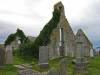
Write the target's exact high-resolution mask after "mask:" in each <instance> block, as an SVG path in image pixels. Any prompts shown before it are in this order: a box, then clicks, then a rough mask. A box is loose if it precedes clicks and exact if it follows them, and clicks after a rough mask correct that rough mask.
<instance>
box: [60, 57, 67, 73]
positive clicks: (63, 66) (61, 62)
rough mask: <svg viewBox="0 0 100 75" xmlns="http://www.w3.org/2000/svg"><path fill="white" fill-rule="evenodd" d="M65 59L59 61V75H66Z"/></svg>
mask: <svg viewBox="0 0 100 75" xmlns="http://www.w3.org/2000/svg"><path fill="white" fill-rule="evenodd" d="M66 61H67V59H65V58H63V59H61V61H60V67H59V75H67V62H66Z"/></svg>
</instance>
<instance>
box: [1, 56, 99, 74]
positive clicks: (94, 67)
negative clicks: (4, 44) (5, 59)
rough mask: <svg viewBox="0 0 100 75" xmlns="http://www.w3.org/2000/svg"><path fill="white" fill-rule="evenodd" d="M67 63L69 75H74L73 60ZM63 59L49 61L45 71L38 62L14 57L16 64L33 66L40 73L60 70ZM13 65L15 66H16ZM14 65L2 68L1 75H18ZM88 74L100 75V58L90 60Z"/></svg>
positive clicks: (68, 59) (68, 60) (70, 59)
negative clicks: (52, 69)
mask: <svg viewBox="0 0 100 75" xmlns="http://www.w3.org/2000/svg"><path fill="white" fill-rule="evenodd" d="M65 58H66V59H67V61H66V67H67V70H68V75H73V70H74V65H73V64H72V59H73V58H67V57H65ZM60 60H61V58H56V59H53V60H50V61H49V68H47V69H43V68H40V67H39V66H38V65H37V64H38V62H37V60H35V59H32V60H23V59H21V58H18V57H16V56H14V64H32V65H33V70H37V71H40V72H44V71H48V70H49V69H50V68H55V69H57V68H59V64H60ZM14 64H13V65H14ZM13 65H5V66H3V67H0V75H18V72H17V68H15V67H14V66H13ZM87 68H88V72H89V75H100V57H94V58H90V59H89V64H88V67H87Z"/></svg>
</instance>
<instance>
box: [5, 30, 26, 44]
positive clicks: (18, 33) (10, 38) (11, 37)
mask: <svg viewBox="0 0 100 75" xmlns="http://www.w3.org/2000/svg"><path fill="white" fill-rule="evenodd" d="M16 37H19V38H20V39H19V40H20V41H21V43H23V42H24V41H25V40H26V36H25V34H24V33H23V31H22V30H20V29H17V31H16V33H14V34H10V35H9V36H8V38H7V39H6V41H5V46H6V45H9V44H11V43H12V42H13V41H14V40H15V39H16Z"/></svg>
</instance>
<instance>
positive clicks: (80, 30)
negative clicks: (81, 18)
mask: <svg viewBox="0 0 100 75" xmlns="http://www.w3.org/2000/svg"><path fill="white" fill-rule="evenodd" d="M80 32H82V34H83V35H84V36H85V38H86V40H87V42H88V43H89V44H90V45H91V47H92V46H93V45H92V43H91V41H90V40H89V39H88V37H87V36H86V34H85V33H84V32H83V30H82V29H81V28H80V29H78V31H77V33H76V37H77V35H78V34H80Z"/></svg>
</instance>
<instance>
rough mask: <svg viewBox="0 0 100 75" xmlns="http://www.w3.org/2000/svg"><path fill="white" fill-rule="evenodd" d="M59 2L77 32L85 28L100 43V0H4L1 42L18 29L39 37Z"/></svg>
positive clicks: (0, 15) (0, 0) (1, 4)
mask: <svg viewBox="0 0 100 75" xmlns="http://www.w3.org/2000/svg"><path fill="white" fill-rule="evenodd" d="M59 1H62V3H63V4H64V6H65V14H66V18H67V19H68V21H69V23H70V25H71V27H72V29H73V31H74V33H76V31H77V30H78V29H79V28H81V29H83V31H84V32H85V33H86V35H87V36H88V38H89V39H90V40H91V42H92V43H93V44H94V47H98V46H100V39H99V38H100V31H99V30H100V0H0V43H2V42H3V41H4V40H5V39H6V38H7V36H8V35H9V34H11V33H14V32H15V31H16V29H17V28H20V29H22V30H23V31H24V32H25V34H26V35H31V36H37V35H38V34H39V32H40V31H41V30H42V28H43V26H44V25H45V24H46V23H47V22H48V21H49V20H50V19H51V17H52V11H53V5H54V4H55V3H57V2H59Z"/></svg>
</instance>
